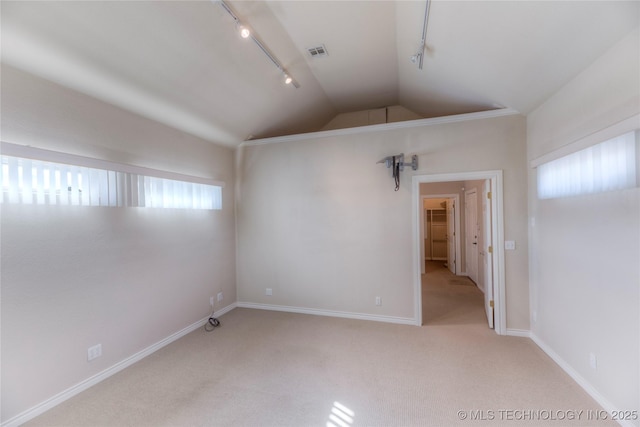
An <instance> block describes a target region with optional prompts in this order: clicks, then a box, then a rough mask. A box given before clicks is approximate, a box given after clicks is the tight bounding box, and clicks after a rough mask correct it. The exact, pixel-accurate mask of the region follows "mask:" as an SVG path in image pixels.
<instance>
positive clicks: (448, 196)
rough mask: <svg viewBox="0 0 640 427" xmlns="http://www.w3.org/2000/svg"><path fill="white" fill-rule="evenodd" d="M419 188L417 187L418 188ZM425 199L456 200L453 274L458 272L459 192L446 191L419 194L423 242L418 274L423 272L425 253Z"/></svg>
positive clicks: (421, 239)
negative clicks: (454, 265) (442, 192)
mask: <svg viewBox="0 0 640 427" xmlns="http://www.w3.org/2000/svg"><path fill="white" fill-rule="evenodd" d="M418 190H419V188H418ZM425 199H455V201H456V211H455V216H454V221H453V224H454V227H455V229H456V239H455V242H456V243H455V244H456V272H455V274H460V271H461V270H460V266H459V263H460V259H461V258H460V256H461V255H460V234H461V233H460V211H459V209H460V195H459V194H455V193H446V194H427V195H421V196H420V224H419V227H420V241H421V242H423V243H422V245H421V246H420V259H422V264H421V265H420V274H424V273H425V266H424V264H425V260H424V258H425V253H424V237H425V236H424V235H425V230H424V222H425V221H424V208H423V206H424V201H425Z"/></svg>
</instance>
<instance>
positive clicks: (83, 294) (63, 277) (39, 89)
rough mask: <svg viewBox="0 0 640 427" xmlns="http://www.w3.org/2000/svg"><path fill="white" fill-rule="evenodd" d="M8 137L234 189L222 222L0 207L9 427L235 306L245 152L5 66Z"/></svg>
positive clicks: (194, 214)
mask: <svg viewBox="0 0 640 427" xmlns="http://www.w3.org/2000/svg"><path fill="white" fill-rule="evenodd" d="M2 139H3V140H4V141H6V142H11V143H15V144H21V145H32V146H35V147H41V148H46V149H51V150H57V151H62V152H67V153H73V154H79V155H84V156H89V157H96V158H100V159H105V160H110V161H116V162H126V163H130V164H135V165H141V166H146V167H151V168H157V169H163V170H168V171H172V172H179V173H184V174H190V175H195V176H202V177H206V178H214V179H218V180H223V181H225V182H226V187H225V188H224V190H223V210H222V211H184V210H172V209H167V210H163V209H140V208H114V207H82V206H33V205H28V206H27V205H9V204H2V205H1V209H2V242H1V245H2V246H1V250H2V268H1V270H2V273H1V280H2V303H1V304H2V402H1V403H2V421H3V422H4V421H6V420H7V419H10V418H12V417H14V416H15V415H17V414H20V413H21V412H23V411H25V410H27V409H30V408H32V407H34V406H35V405H37V404H39V403H41V402H43V401H45V400H46V399H48V398H51V397H52V396H54V395H56V394H58V393H60V392H63V391H65V390H67V389H68V388H70V387H72V386H74V385H76V384H77V383H79V382H81V381H83V380H86V379H87V378H89V377H91V376H93V375H96V374H98V373H99V372H101V371H103V370H105V369H107V368H110V367H112V366H114V365H115V364H116V363H118V362H120V361H122V360H124V359H126V358H128V357H130V356H132V355H134V354H135V353H137V352H139V351H141V350H143V349H145V348H147V347H149V346H151V345H153V344H155V343H157V342H159V341H161V340H163V339H165V338H167V337H168V336H170V335H171V334H174V333H176V332H178V331H180V330H182V329H184V328H185V327H187V326H189V325H192V324H193V323H194V322H196V321H198V320H200V319H202V318H204V317H205V316H207V315H208V314H209V313H210V306H209V297H210V296H212V295H216V293H217V292H223V294H224V301H223V303H222V304H219V305H218V306H217V308H218V309H220V308H222V307H223V306H225V305H227V304H230V303H232V302H234V301H235V299H236V296H235V221H234V194H233V193H234V191H233V189H234V165H233V152H232V150H229V149H227V148H221V147H217V146H215V145H213V144H210V143H208V142H206V141H203V140H201V139H198V138H196V137H192V136H189V135H186V134H184V133H182V132H179V131H176V130H174V129H171V128H168V127H166V126H163V125H160V124H158V123H155V122H153V121H150V120H147V119H144V118H141V117H138V116H135V115H133V114H131V113H128V112H125V111H123V110H120V109H118V108H115V107H113V106H110V105H107V104H104V103H102V102H99V101H97V100H95V99H92V98H90V97H88V96H85V95H81V94H79V93H76V92H74V91H71V90H68V89H64V88H62V87H60V86H57V85H55V84H52V83H48V82H46V81H44V80H41V79H38V78H35V77H32V76H30V75H27V74H25V73H22V72H20V71H17V70H15V69H12V68H10V67H4V66H3V69H2ZM98 343H101V344H102V351H103V355H102V357H100V358H98V359H95V360H94V361H92V362H87V349H88V347H90V346H93V345H95V344H98Z"/></svg>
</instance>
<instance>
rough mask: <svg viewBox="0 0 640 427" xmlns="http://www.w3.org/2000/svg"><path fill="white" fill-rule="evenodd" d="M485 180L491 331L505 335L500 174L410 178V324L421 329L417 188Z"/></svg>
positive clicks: (475, 173) (418, 189) (470, 173)
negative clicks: (488, 191) (490, 250)
mask: <svg viewBox="0 0 640 427" xmlns="http://www.w3.org/2000/svg"><path fill="white" fill-rule="evenodd" d="M479 179H489V180H490V181H491V194H492V195H493V197H492V198H491V212H492V218H491V221H492V230H491V241H492V242H493V255H494V256H493V271H494V281H493V300H494V316H495V322H494V328H495V331H496V333H497V334H498V335H505V334H506V333H507V301H506V291H505V265H504V263H505V259H504V207H503V197H504V196H503V174H502V170H491V171H478V172H458V173H446V174H434V175H414V176H413V177H412V190H411V199H412V204H413V208H412V210H413V215H412V221H413V283H414V288H413V289H414V297H413V298H414V315H415V318H414V322H415V324H416V325H422V290H421V289H422V286H421V284H422V281H421V277H420V276H421V274H420V272H421V267H420V263H421V260H420V244H421V242H420V241H419V237H420V223H419V222H420V211H421V207H420V206H419V204H420V200H421V199H420V184H425V183H433V182H450V181H473V180H479Z"/></svg>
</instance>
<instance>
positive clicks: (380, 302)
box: [376, 297, 382, 305]
mask: <svg viewBox="0 0 640 427" xmlns="http://www.w3.org/2000/svg"><path fill="white" fill-rule="evenodd" d="M376 305H382V298H380V297H376Z"/></svg>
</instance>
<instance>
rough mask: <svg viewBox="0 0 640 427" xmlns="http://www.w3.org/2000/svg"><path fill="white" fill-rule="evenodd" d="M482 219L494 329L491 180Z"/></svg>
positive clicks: (486, 301) (487, 307) (486, 303)
mask: <svg viewBox="0 0 640 427" xmlns="http://www.w3.org/2000/svg"><path fill="white" fill-rule="evenodd" d="M482 213H483V215H482V217H483V218H484V227H483V228H484V230H483V231H484V234H483V236H484V248H483V251H484V253H485V256H484V263H485V265H484V275H485V276H484V288H485V289H484V309H485V311H486V313H487V322H488V323H489V327H490V328H491V329H493V243H492V242H491V235H492V233H491V231H492V230H491V220H492V218H491V180H489V179H487V180H485V182H484V186H483V189H482Z"/></svg>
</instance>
